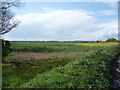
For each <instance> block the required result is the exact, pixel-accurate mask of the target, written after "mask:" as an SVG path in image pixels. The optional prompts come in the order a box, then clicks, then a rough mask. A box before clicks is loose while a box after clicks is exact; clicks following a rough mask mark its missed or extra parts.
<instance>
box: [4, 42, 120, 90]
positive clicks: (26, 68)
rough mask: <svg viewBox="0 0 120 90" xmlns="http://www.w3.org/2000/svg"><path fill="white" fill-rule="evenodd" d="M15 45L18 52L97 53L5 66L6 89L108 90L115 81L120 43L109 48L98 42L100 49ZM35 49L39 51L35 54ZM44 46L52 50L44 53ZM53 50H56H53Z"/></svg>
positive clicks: (56, 44) (57, 44)
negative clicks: (113, 73) (113, 71)
mask: <svg viewBox="0 0 120 90" xmlns="http://www.w3.org/2000/svg"><path fill="white" fill-rule="evenodd" d="M20 43H21V44H20ZM11 44H12V50H13V51H14V52H15V51H17V52H18V51H20V52H21V51H22V52H25V51H27V52H28V51H29V52H31V51H32V52H35V51H36V52H43V53H50V52H76V51H91V50H93V51H94V53H89V54H87V55H74V56H69V57H59V58H54V59H48V60H44V61H31V62H26V63H22V64H20V65H16V64H13V63H5V64H3V87H4V88H106V87H109V84H110V81H111V76H110V66H111V63H112V61H113V60H115V58H116V57H117V56H118V55H119V51H120V50H118V44H113V45H109V46H107V45H105V43H101V44H103V45H102V46H100V45H98V43H94V44H96V46H94V45H91V43H87V45H88V44H89V46H84V45H80V44H79V45H77V44H78V43H63V42H12V43H11ZM99 44H100V43H99ZM107 44H108V43H107ZM109 44H111V43H109ZM17 46H18V48H17ZM35 47H36V48H37V49H36V50H35V51H34V49H35ZM43 47H45V48H48V49H47V50H48V51H47V50H44V49H45V48H44V49H42V50H43V51H42V50H41V48H43ZM25 48H26V49H25ZM33 48H34V49H33ZM38 48H39V49H38ZM51 49H52V50H53V51H49V50H51ZM57 49H58V51H57ZM39 50H40V51H39ZM8 59H9V58H8Z"/></svg>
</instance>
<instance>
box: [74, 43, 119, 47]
mask: <svg viewBox="0 0 120 90" xmlns="http://www.w3.org/2000/svg"><path fill="white" fill-rule="evenodd" d="M75 45H82V46H113V45H120V43H118V42H104V43H77V44H75Z"/></svg>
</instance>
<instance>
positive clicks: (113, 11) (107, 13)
mask: <svg viewBox="0 0 120 90" xmlns="http://www.w3.org/2000/svg"><path fill="white" fill-rule="evenodd" d="M99 13H101V14H102V15H117V12H116V11H115V10H103V11H99Z"/></svg>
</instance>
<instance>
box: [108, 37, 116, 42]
mask: <svg viewBox="0 0 120 90" xmlns="http://www.w3.org/2000/svg"><path fill="white" fill-rule="evenodd" d="M106 42H117V39H115V38H109V39H107V40H106Z"/></svg>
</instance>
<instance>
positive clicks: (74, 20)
mask: <svg viewBox="0 0 120 90" xmlns="http://www.w3.org/2000/svg"><path fill="white" fill-rule="evenodd" d="M16 18H17V19H19V20H21V21H22V22H21V24H20V25H19V26H18V27H17V28H16V29H14V30H12V31H11V32H9V33H8V34H6V35H5V36H4V37H5V38H6V39H9V40H98V39H104V38H105V36H109V35H112V34H116V30H117V29H116V26H115V25H116V24H114V22H112V23H103V24H96V22H95V21H96V20H95V18H94V17H92V16H91V15H90V12H88V11H84V10H46V12H43V13H31V14H26V15H21V16H16Z"/></svg>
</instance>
